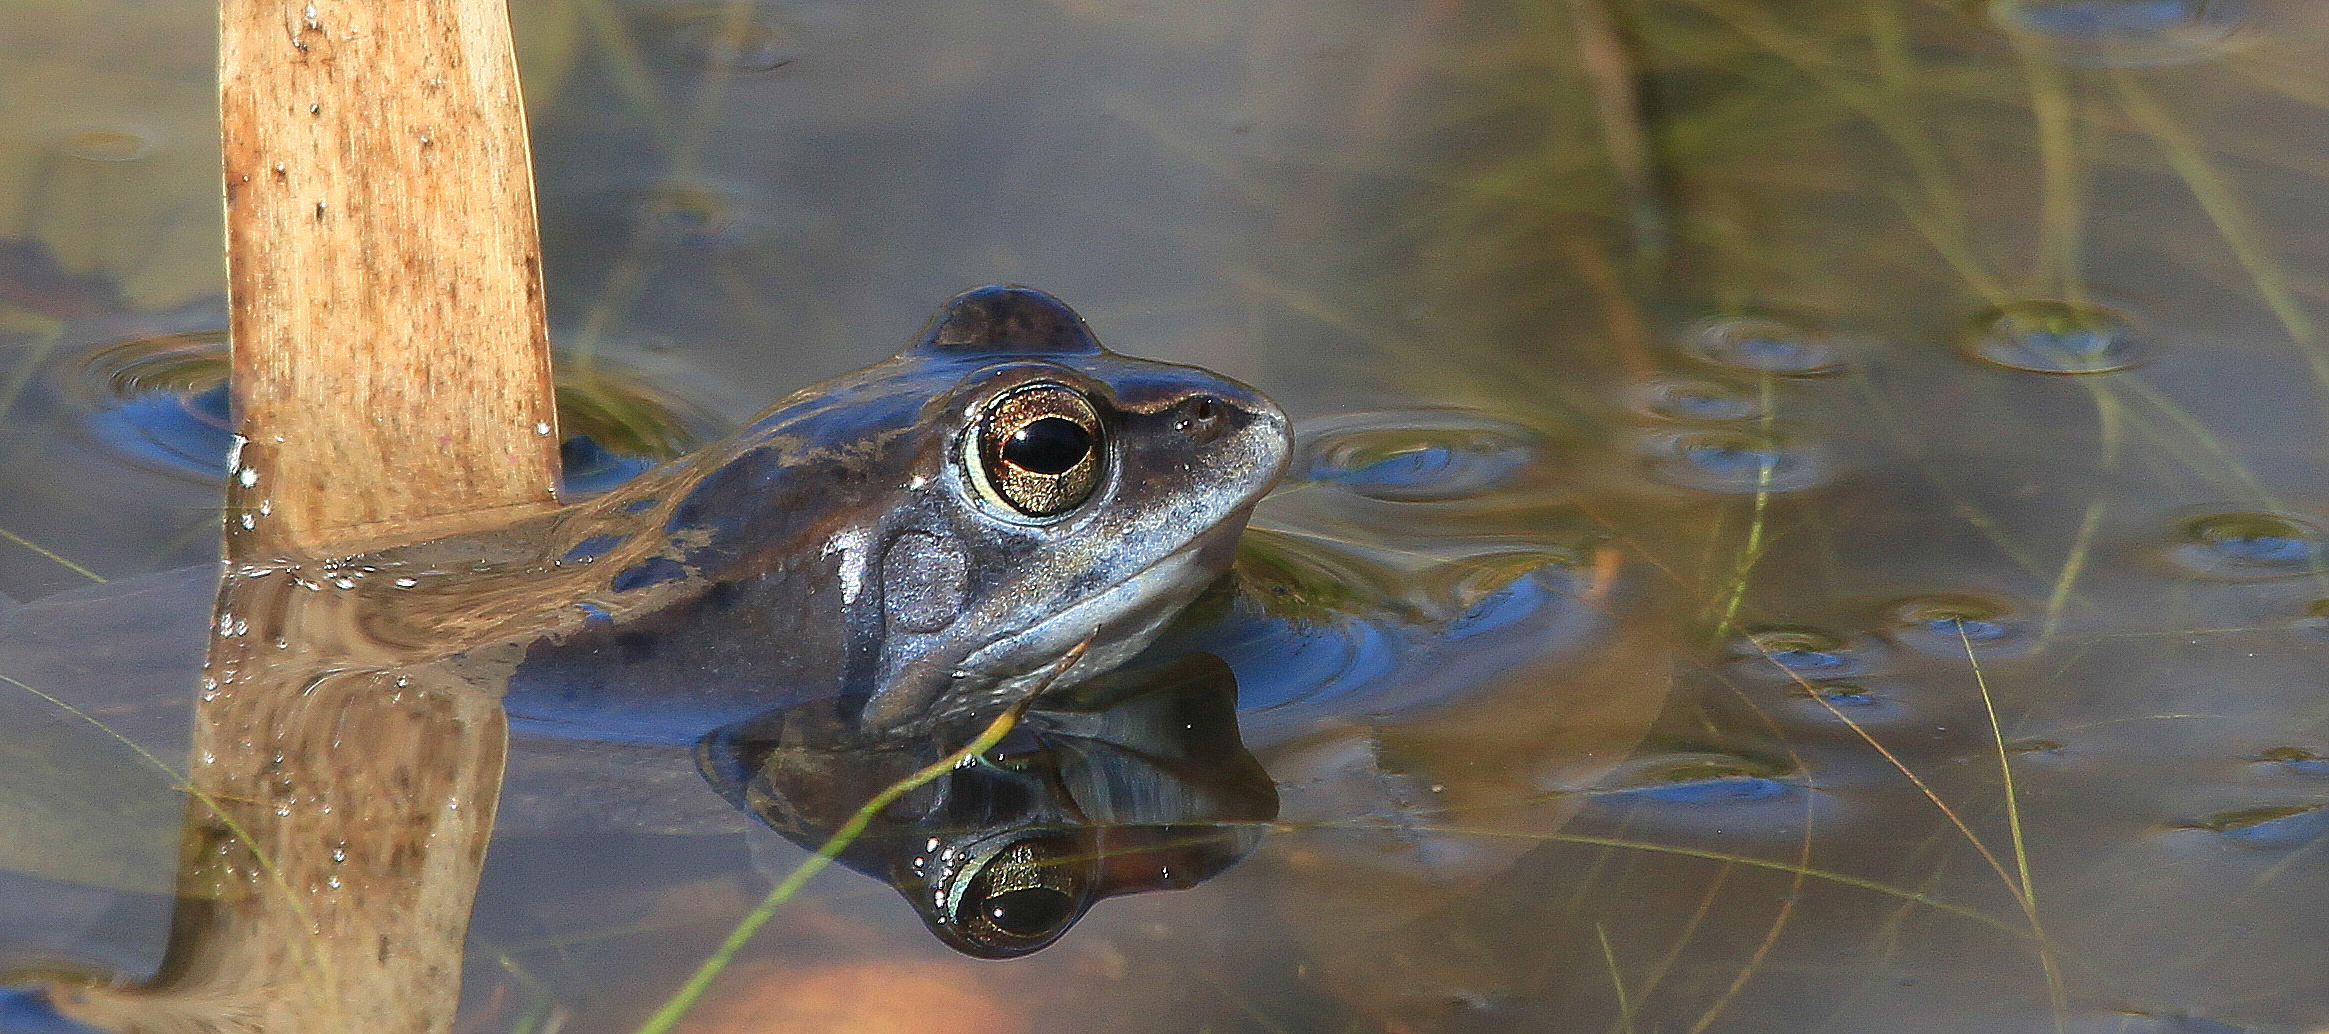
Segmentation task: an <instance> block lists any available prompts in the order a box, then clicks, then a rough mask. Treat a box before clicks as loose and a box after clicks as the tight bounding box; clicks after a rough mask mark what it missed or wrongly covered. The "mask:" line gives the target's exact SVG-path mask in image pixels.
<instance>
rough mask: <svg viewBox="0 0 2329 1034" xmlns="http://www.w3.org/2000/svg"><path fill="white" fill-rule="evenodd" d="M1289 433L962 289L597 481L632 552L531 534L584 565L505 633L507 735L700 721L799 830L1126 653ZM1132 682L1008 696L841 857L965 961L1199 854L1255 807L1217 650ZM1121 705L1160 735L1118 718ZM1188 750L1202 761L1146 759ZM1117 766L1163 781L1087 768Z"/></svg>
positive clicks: (642, 732) (1258, 790)
mask: <svg viewBox="0 0 2329 1034" xmlns="http://www.w3.org/2000/svg"><path fill="white" fill-rule="evenodd" d="M1287 452H1288V443H1287V430H1286V424H1285V419H1284V417H1283V416H1282V415H1280V414H1279V412H1278V411H1277V409H1276V408H1275V407H1274V406H1272V405H1271V404H1270V403H1269V401H1268V400H1266V399H1264V398H1262V397H1261V396H1260V395H1259V394H1257V393H1255V392H1254V391H1252V390H1251V389H1249V388H1246V387H1244V386H1243V385H1239V384H1237V383H1234V382H1232V381H1228V380H1225V379H1223V378H1220V377H1217V376H1214V375H1212V374H1210V373H1207V372H1205V371H1202V370H1197V369H1193V368H1190V367H1183V366H1171V365H1166V364H1162V363H1154V362H1147V361H1144V360H1139V359H1132V358H1128V357H1124V356H1119V355H1116V354H1114V353H1111V352H1108V351H1106V350H1105V349H1103V348H1101V347H1100V346H1099V344H1098V343H1097V342H1096V341H1095V340H1094V339H1093V337H1092V336H1091V334H1090V333H1089V331H1088V330H1087V329H1086V328H1085V325H1084V323H1083V321H1082V320H1081V319H1080V318H1079V317H1077V316H1076V315H1075V314H1074V313H1073V312H1072V311H1070V310H1068V309H1067V307H1066V306H1064V305H1062V304H1060V303H1059V302H1058V301H1056V300H1054V299H1052V298H1051V297H1049V296H1047V295H1044V294H1041V293H1039V292H1036V291H1032V290H1028V289H1024V288H1017V287H990V288H983V289H980V290H977V291H972V292H969V293H967V294H964V295H961V296H959V297H957V298H955V299H954V300H952V301H951V302H950V303H948V305H947V307H946V308H945V309H944V310H943V311H942V312H941V313H940V314H939V316H938V317H937V318H936V319H935V320H933V322H932V324H931V326H930V328H929V330H928V332H927V333H926V335H925V336H924V337H923V338H922V340H921V341H920V342H919V343H918V344H916V345H915V346H913V347H911V348H908V349H907V350H906V351H904V352H902V353H900V354H899V355H898V356H896V357H894V358H892V359H891V360H889V361H888V362H885V363H882V364H880V365H877V366H874V367H872V368H870V369H867V370H865V371H862V372H860V373H857V374H854V375H851V376H848V377H845V378H843V379H841V380H839V381H835V382H830V383H828V384H825V385H820V386H818V387H815V388H812V389H809V390H808V391H805V392H803V393H801V394H800V395H797V396H795V397H794V398H793V399H792V400H790V401H788V402H786V403H783V404H780V405H779V406H777V407H776V408H775V409H773V410H771V411H770V412H769V413H767V414H765V415H764V416H763V417H761V418H760V419H759V420H758V421H756V422H755V423H754V424H753V425H752V426H751V427H750V428H748V429H746V430H745V431H743V432H741V433H740V434H739V435H737V436H736V437H734V438H732V439H730V440H729V441H728V442H726V443H723V444H720V445H715V446H713V447H712V448H711V449H710V450H707V452H706V454H704V455H703V456H702V457H700V458H698V459H696V460H693V461H689V462H684V463H682V464H679V465H676V466H675V468H674V469H673V470H671V471H669V472H662V473H657V474H650V475H648V476H646V477H644V478H641V479H640V480H639V481H637V482H634V483H632V484H630V485H626V486H624V487H622V488H620V489H618V490H617V491H616V492H615V493H613V494H611V495H610V497H608V498H605V499H602V500H599V501H596V502H595V503H594V509H595V510H596V511H597V512H599V513H602V514H618V513H619V514H622V515H625V516H630V515H633V514H636V515H638V517H645V518H648V519H651V520H654V521H656V522H657V526H658V529H659V530H658V531H656V532H653V533H651V536H652V538H653V539H654V540H655V541H654V542H653V543H652V544H651V545H650V547H649V548H646V549H641V548H639V544H638V542H637V540H636V539H635V538H634V539H626V538H624V537H621V536H617V535H611V534H600V533H593V534H588V535H585V536H582V537H580V538H579V539H578V540H576V541H575V542H574V545H573V546H572V548H571V549H570V550H569V551H568V552H567V553H566V554H565V555H564V556H563V557H562V558H561V561H562V563H564V564H569V565H571V564H590V565H593V566H597V567H600V568H602V569H603V570H604V571H605V574H606V577H605V580H604V582H603V585H604V587H605V593H604V594H598V593H593V594H590V598H587V599H585V600H584V601H582V602H581V603H580V604H579V605H580V606H581V607H583V608H585V610H586V612H587V613H588V614H589V617H588V619H586V620H585V621H584V622H583V623H582V624H581V626H580V627H579V628H574V629H572V630H570V631H566V632H564V633H562V634H557V635H553V636H551V637H548V638H544V639H542V640H539V641H537V642H535V643H534V644H533V645H532V646H530V647H529V648H528V650H527V653H526V657H525V660H524V662H523V663H522V664H521V665H520V666H519V667H518V669H517V672H516V674H515V675H514V676H513V677H512V679H511V683H510V690H509V694H508V697H507V703H508V709H509V712H510V715H511V719H512V723H513V731H515V732H517V733H519V734H520V735H525V734H529V733H531V734H543V733H548V734H554V735H559V736H564V737H569V738H582V739H594V740H617V741H622V740H629V741H649V742H653V741H663V742H686V741H693V740H699V739H700V740H701V742H702V744H703V747H702V753H701V757H702V765H703V770H704V773H705V775H706V776H707V777H709V778H711V780H712V781H713V782H714V784H715V785H716V786H719V787H720V788H721V789H722V790H723V791H724V792H726V793H727V794H728V795H729V796H730V797H731V798H732V799H733V800H734V801H735V802H736V803H738V804H740V805H743V806H745V807H747V808H748V809H749V810H752V811H754V812H755V813H757V814H759V815H761V816H762V817H763V818H765V819H766V820H767V821H769V823H770V824H771V825H773V826H775V827H776V828H777V829H778V831H779V832H781V833H785V834H786V835H788V836H790V837H792V838H793V839H795V840H797V841H799V842H801V843H803V844H804V845H806V846H810V847H815V846H817V845H818V844H819V843H821V842H822V840H823V839H824V837H825V836H827V835H829V834H830V833H831V832H832V830H833V829H835V828H837V827H838V826H839V825H840V824H841V823H842V822H843V821H844V820H845V819H846V818H847V817H848V815H849V814H850V813H852V812H854V811H855V810H856V809H857V808H858V807H859V806H860V805H862V803H863V802H864V801H865V799H866V798H868V797H870V796H871V795H872V794H873V792H874V791H876V790H878V789H879V788H881V787H882V786H884V785H886V784H887V783H889V782H891V781H893V780H895V779H897V778H899V777H903V776H905V775H906V774H908V773H910V772H912V771H913V770H914V769H916V768H919V767H921V766H922V765H924V764H927V763H928V762H930V761H931V760H934V759H936V758H937V757H940V756H943V755H944V754H946V753H948V752H949V751H951V750H952V749H955V748H957V747H959V746H960V745H961V744H962V743H964V742H966V741H967V740H968V739H969V738H970V737H971V735H972V734H973V733H975V732H976V730H977V729H978V727H979V726H981V725H983V724H984V723H985V722H987V721H988V720H990V719H991V718H993V717H994V716H995V715H996V714H998V713H999V712H1000V711H1001V710H1003V709H1004V708H1005V707H1006V706H1008V705H1011V704H1013V703H1015V702H1017V701H1020V700H1021V699H1022V698H1024V697H1025V696H1027V695H1028V694H1030V693H1037V692H1043V691H1046V690H1050V689H1059V690H1065V689H1068V688H1069V687H1075V686H1077V685H1078V684H1079V683H1083V682H1085V681H1086V680H1088V679H1090V678H1091V677H1092V676H1095V675H1099V674H1101V673H1103V672H1107V671H1109V670H1110V669H1112V668H1115V667H1117V666H1118V665H1120V664H1121V663H1123V661H1124V660H1125V659H1127V658H1129V657H1130V656H1132V655H1133V654H1135V653H1137V652H1139V651H1140V649H1141V648H1142V647H1144V646H1146V645H1147V644H1148V643H1149V641H1150V640H1152V639H1154V638H1155V636H1156V635H1157V633H1158V632H1159V630H1160V629H1162V627H1163V626H1164V625H1165V623H1166V622H1168V621H1169V620H1170V619H1171V618H1172V617H1173V616H1174V615H1175V614H1176V613H1178V611H1179V610H1180V609H1181V608H1182V607H1184V606H1185V605H1186V604H1187V603H1188V602H1189V601H1190V600H1191V599H1192V598H1193V597H1194V596H1195V595H1196V594H1197V593H1198V591H1199V590H1201V589H1202V588H1204V587H1205V586H1206V585H1207V584H1209V583H1210V582H1212V581H1214V580H1215V579H1216V578H1218V577H1219V576H1220V575H1221V574H1222V573H1223V572H1224V571H1225V570H1226V569H1227V567H1228V565H1229V562H1230V559H1231V557H1232V555H1233V552H1234V549H1235V546H1236V543H1237V538H1238V535H1239V533H1240V532H1241V531H1242V530H1243V528H1244V526H1245V523H1246V518H1247V516H1248V514H1249V513H1250V511H1251V509H1252V507H1253V505H1254V503H1255V502H1257V501H1258V500H1259V499H1260V498H1261V496H1262V495H1263V493H1265V492H1266V491H1267V490H1268V489H1269V487H1270V486H1271V485H1272V484H1273V483H1274V482H1275V481H1276V480H1277V478H1278V476H1279V475H1280V473H1281V472H1282V470H1283V468H1284V466H1285V463H1286V457H1287ZM638 517H632V518H631V519H633V520H636V519H638ZM626 545H629V546H630V547H631V548H628V549H626V548H624V547H625V546H626ZM641 596H644V597H646V598H648V599H650V600H652V603H651V605H649V606H644V607H639V606H625V605H624V604H625V603H626V602H627V598H634V597H641ZM1139 689H1140V690H1145V691H1132V690H1124V689H1119V690H1115V691H1112V692H1113V696H1114V697H1116V698H1120V699H1110V700H1106V701H1098V702H1095V699H1096V698H1094V697H1092V696H1091V695H1090V694H1088V693H1087V694H1085V695H1084V697H1083V698H1082V702H1081V703H1076V704H1073V705H1070V706H1068V707H1066V708H1064V709H1063V708H1054V707H1049V706H1046V705H1041V704H1039V705H1037V709H1036V710H1035V712H1034V713H1032V714H1031V715H1029V716H1027V717H1026V718H1025V719H1024V720H1023V723H1022V728H1021V729H1020V731H1019V732H1018V733H1015V734H1014V738H1013V739H1012V740H1010V741H1007V742H1006V743H1004V744H1003V745H1001V746H999V747H998V748H996V749H995V750H993V751H990V752H989V754H988V755H987V759H986V760H985V761H984V763H982V764H979V765H975V766H972V767H969V768H966V769H959V770H957V771H956V772H955V773H953V774H951V775H949V776H947V777H945V778H942V779H940V780H938V781H937V782H935V783H933V784H931V785H930V786H928V787H925V788H924V789H923V790H921V791H918V792H917V793H916V794H914V795H911V796H909V797H908V798H906V799H905V800H902V801H900V802H898V803H897V804H895V805H893V806H892V807H891V808H890V809H889V810H888V811H886V812H885V813H884V814H883V816H882V818H881V820H880V821H877V823H876V824H875V826H874V827H873V829H872V830H870V831H869V832H868V834H867V835H866V836H865V837H864V838H862V839H861V842H860V843H859V844H858V845H857V846H855V847H854V848H853V849H852V850H851V851H850V852H849V853H847V854H845V855H843V856H842V860H843V861H844V862H845V863H848V864H851V865H853V866H855V867H857V868H859V869H860V870H862V871H866V872H869V873H870V874H872V875H875V876H877V877H879V878H882V879H884V880H887V881H889V882H891V883H892V884H893V885H895V886H897V887H898V889H899V890H900V891H901V892H903V893H904V894H905V896H906V898H907V899H908V900H909V901H910V902H912V903H913V904H914V906H915V908H916V910H917V912H919V913H920V914H921V915H922V917H923V918H924V920H925V921H926V922H927V923H928V924H929V925H930V927H931V929H932V930H933V931H934V932H936V933H937V934H938V935H939V936H940V937H941V938H942V939H943V940H945V941H946V942H947V943H949V944H951V945H953V946H955V947H956V948H958V949H961V950H963V951H965V952H968V953H971V954H975V955H982V956H989V957H1004V956H1011V955H1019V954H1025V953H1027V952H1030V951H1034V950H1036V949H1038V948H1041V947H1042V946H1043V945H1045V944H1048V943H1050V942H1051V941H1052V940H1053V939H1055V938H1056V937H1057V936H1058V935H1059V934H1060V933H1062V932H1064V931H1065V930H1066V929H1067V927H1068V926H1070V925H1072V924H1073V922H1074V921H1075V920H1076V919H1077V918H1078V917H1080V916H1081V915H1082V914H1083V911H1084V909H1085V908H1086V907H1088V906H1089V905H1090V904H1091V902H1092V901H1094V900H1096V899H1097V898H1099V897H1104V896H1108V895H1111V894H1118V893H1127V892H1131V891H1136V890H1143V889H1151V888H1152V887H1159V886H1180V885H1186V884H1187V883H1190V882H1193V881H1194V879H1201V878H1203V877H1204V876H1208V875H1211V874H1212V873H1213V872H1217V871H1219V870H1220V869H1221V868H1224V867H1226V866H1227V865H1228V864H1230V863H1231V862H1234V861H1235V860H1236V858H1237V857H1240V856H1242V854H1243V853H1245V852H1246V851H1247V850H1250V848H1251V846H1252V842H1251V839H1250V837H1249V836H1247V835H1245V834H1241V833H1236V832H1219V831H1218V830H1221V829H1224V828H1231V829H1234V828H1235V827H1223V826H1221V825H1220V824H1222V823H1253V822H1259V821H1266V820H1267V819H1269V818H1270V817H1272V815H1274V809H1275V797H1274V793H1273V792H1272V790H1271V788H1270V784H1269V781H1268V779H1267V778H1266V777H1265V776H1262V775H1261V773H1260V770H1259V768H1258V766H1255V765H1254V764H1253V763H1252V762H1251V760H1250V758H1248V757H1246V756H1245V755H1244V754H1243V751H1242V750H1241V749H1239V748H1238V747H1237V743H1236V731H1235V723H1234V719H1233V717H1231V716H1232V715H1233V703H1232V700H1233V696H1232V695H1231V694H1232V693H1233V688H1232V686H1231V685H1230V683H1229V682H1228V680H1227V676H1226V671H1225V669H1219V668H1218V667H1216V669H1215V670H1214V671H1213V672H1211V673H1210V674H1209V675H1207V676H1204V677H1189V676H1186V675H1182V676H1168V677H1161V678H1160V679H1158V680H1156V681H1154V682H1153V683H1152V684H1149V685H1145V686H1143V687H1140V688H1139ZM1061 699H1063V700H1064V699H1068V697H1066V696H1064V695H1063V696H1062V697H1061ZM1160 708H1161V710H1160ZM1140 714H1151V715H1152V717H1151V718H1150V719H1146V720H1147V721H1150V722H1151V723H1153V722H1154V721H1156V720H1168V721H1169V722H1170V726H1169V729H1168V728H1166V727H1159V729H1158V731H1157V734H1156V736H1154V737H1150V736H1149V735H1148V734H1147V733H1145V732H1142V731H1141V730H1140V729H1138V728H1135V727H1136V726H1139V725H1140V723H1141V722H1142V721H1143V719H1138V718H1135V719H1131V720H1130V723H1129V724H1128V723H1127V720H1126V719H1125V718H1124V716H1126V715H1140ZM1108 715H1115V716H1116V717H1114V718H1107V717H1105V716H1108ZM1192 715H1204V716H1208V719H1209V720H1207V721H1203V722H1199V721H1195V720H1191V717H1190V716H1192ZM1095 722H1097V726H1095V725H1094V723H1095ZM714 727H717V729H718V731H715V732H712V733H710V734H708V735H707V734H706V733H705V731H704V730H706V729H707V728H714ZM1094 728H1099V729H1102V730H1113V732H1111V733H1108V734H1107V735H1098V734H1095V733H1094V732H1093V729H1094ZM1079 729H1081V730H1082V731H1078V730H1079ZM1128 730H1129V731H1128ZM1224 736H1225V737H1226V744H1225V745H1224V744H1222V743H1221V742H1220V741H1221V739H1222V737H1224ZM1111 737H1112V738H1114V739H1116V740H1119V741H1122V740H1125V739H1127V738H1128V737H1129V739H1130V740H1131V741H1133V742H1135V743H1138V744H1139V746H1136V747H1125V746H1123V745H1122V744H1121V743H1119V744H1118V746H1115V747H1111V746H1110V745H1109V744H1108V742H1107V741H1108V740H1109V739H1110V738H1111ZM1224 747H1225V748H1226V749H1225V752H1223V751H1224ZM1207 753H1217V754H1218V756H1219V757H1221V758H1223V759H1225V760H1223V761H1221V762H1220V763H1218V764H1213V765H1211V767H1210V769H1209V771H1210V772H1212V773H1215V774H1218V775H1220V776H1221V778H1210V777H1209V776H1207V775H1205V774H1201V773H1195V772H1172V771H1167V770H1165V769H1164V768H1160V767H1157V766H1159V765H1160V764H1163V763H1165V762H1163V761H1160V760H1159V759H1177V760H1179V761H1180V762H1182V763H1184V764H1186V765H1188V766H1189V767H1191V768H1192V769H1197V768H1204V767H1206V766H1205V765H1204V764H1201V763H1200V759H1202V758H1203V757H1204V756H1205V754H1207ZM1103 757H1105V758H1107V759H1108V760H1106V761H1102V760H1101V759H1102V758H1103ZM1095 766H1098V767H1097V768H1095ZM1144 766H1145V767H1144ZM1100 769H1106V770H1107V774H1106V775H1095V774H1094V773H1095V772H1096V771H1099V770H1100ZM1143 779H1145V780H1151V781H1154V780H1162V779H1178V780H1182V781H1183V782H1184V783H1185V784H1186V785H1185V786H1183V787H1182V788H1180V789H1179V790H1177V791H1175V792H1162V793H1158V792H1145V793H1134V794H1132V795H1131V796H1130V797H1129V798H1128V797H1126V796H1125V795H1124V794H1123V793H1121V792H1116V791H1118V790H1121V784H1123V783H1125V782H1126V781H1127V780H1129V781H1133V782H1138V781H1140V780H1143ZM1160 804H1161V805H1163V806H1164V807H1163V809H1162V811H1160V810H1159V805H1160ZM1192 808H1194V809H1196V811H1197V812H1198V813H1197V814H1191V813H1190V812H1191V809H1192ZM1109 829H1114V830H1115V832H1113V833H1110V832H1107V830H1109ZM1207 829H1212V830H1216V831H1215V832H1207V831H1206V830H1207ZM1127 852H1130V855H1129V856H1128V855H1127ZM1110 856H1115V857H1116V860H1115V861H1113V862H1111V861H1110V860H1109V857H1110ZM1143 856H1145V859H1144V858H1143ZM1127 857H1129V858H1130V861H1129V863H1127V861H1126V858H1127Z"/></svg>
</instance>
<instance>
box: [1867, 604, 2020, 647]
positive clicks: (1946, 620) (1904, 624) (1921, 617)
mask: <svg viewBox="0 0 2329 1034" xmlns="http://www.w3.org/2000/svg"><path fill="white" fill-rule="evenodd" d="M1886 618H1887V628H1886V634H1888V635H1890V636H1891V637H1892V639H1893V641H1895V642H1897V643H1899V644H1901V645H1902V646H1906V647H1908V648H1910V649H1912V650H1916V651H1918V652H1920V653H1925V654H1930V655H1933V656H1938V657H1954V658H1957V659H1960V660H1962V659H1963V658H1964V657H1965V651H1966V649H1967V648H1968V647H1969V646H1970V647H1971V648H1972V650H1973V651H1974V653H1976V654H2001V653H2008V652H2012V651H2015V650H2017V649H2021V648H2027V647H2028V646H2029V645H2030V637H2029V635H2028V634H2027V632H2028V629H2027V627H2026V624H2025V622H2024V621H2023V620H2022V618H2021V617H2020V616H2019V615H2018V614H2016V613H2014V611H2013V608H2011V607H2009V606H2007V605H2006V604H2004V603H2001V602H1998V601H1996V600H1989V599H1983V598H1981V597H1979V596H1965V595H1954V594H1951V595H1938V596H1920V597H1917V598H1915V599H1910V600H1903V601H1901V602H1899V603H1896V604H1894V605H1893V606H1892V608H1891V609H1890V611H1889V612H1888V614H1887V615H1886Z"/></svg>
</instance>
